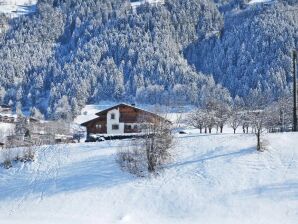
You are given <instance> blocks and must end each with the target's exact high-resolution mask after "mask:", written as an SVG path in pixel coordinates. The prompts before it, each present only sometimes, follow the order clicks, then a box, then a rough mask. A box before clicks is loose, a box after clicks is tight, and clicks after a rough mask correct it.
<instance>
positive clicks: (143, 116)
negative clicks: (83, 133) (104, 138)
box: [82, 104, 164, 135]
mask: <svg viewBox="0 0 298 224" xmlns="http://www.w3.org/2000/svg"><path fill="white" fill-rule="evenodd" d="M96 115H97V116H98V117H97V118H95V119H93V120H90V121H87V122H85V123H83V124H82V126H85V127H86V129H87V134H88V135H90V134H111V135H121V134H132V133H139V132H141V131H140V126H141V125H142V124H144V123H153V122H154V121H156V119H158V120H161V119H162V120H164V118H162V117H160V116H158V115H157V114H154V113H151V112H149V111H145V110H142V109H140V108H137V107H135V106H132V105H128V104H118V105H116V106H114V107H111V108H108V109H106V110H103V111H101V112H99V113H97V114H96Z"/></svg>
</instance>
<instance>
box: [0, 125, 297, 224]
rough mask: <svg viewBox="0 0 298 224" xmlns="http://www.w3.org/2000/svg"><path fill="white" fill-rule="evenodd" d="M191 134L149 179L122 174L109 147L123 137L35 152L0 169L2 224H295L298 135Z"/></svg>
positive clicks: (123, 144) (178, 140)
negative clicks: (261, 141) (259, 148)
mask: <svg viewBox="0 0 298 224" xmlns="http://www.w3.org/2000/svg"><path fill="white" fill-rule="evenodd" d="M266 138H267V139H268V140H269V142H270V146H269V150H268V151H266V152H263V153H259V152H256V150H255V136H254V135H245V134H236V135H234V134H229V133H226V134H213V135H205V134H197V131H196V130H189V134H186V135H179V136H178V135H177V136H176V138H175V148H174V149H173V152H174V154H175V157H174V159H173V161H172V162H171V163H170V164H168V165H167V167H166V169H165V170H164V172H162V173H161V174H160V175H159V176H157V177H155V178H150V179H142V178H141V179H140V178H135V177H133V176H131V175H129V174H127V173H124V172H123V171H121V170H120V168H119V167H118V166H117V164H116V163H115V160H114V157H115V152H116V151H117V150H119V149H121V148H123V147H126V146H127V145H128V144H129V141H128V140H123V141H106V142H100V143H88V144H87V143H84V144H72V145H68V146H60V148H53V149H49V148H48V149H45V148H44V149H43V148H41V149H40V150H39V151H38V154H37V159H36V161H35V162H33V163H27V164H18V165H16V166H14V167H13V168H12V169H9V170H4V169H3V168H0V223H1V224H19V223H20V224H35V223H36V224H37V223H38V224H43V223H49V224H52V223H55V224H60V223H61V224H66V223H70V224H76V223H78V224H81V223H89V224H95V223H96V224H98V223H103V224H109V223H131V224H139V223H142V224H143V223H144V224H146V223H170V224H175V223H191V224H193V223H208V224H210V223H211V224H212V223H216V224H217V223H233V224H234V223H244V224H245V223H249V224H251V223H254V224H259V223H264V224H268V223H270V224H272V223H273V224H274V223H276V224H280V223H283V224H288V223H293V224H294V223H298V147H297V145H298V144H297V143H298V134H294V133H288V134H270V135H266Z"/></svg>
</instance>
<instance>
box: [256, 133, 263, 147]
mask: <svg viewBox="0 0 298 224" xmlns="http://www.w3.org/2000/svg"><path fill="white" fill-rule="evenodd" d="M261 149H262V148H261V133H260V132H259V131H258V132H257V150H258V151H261Z"/></svg>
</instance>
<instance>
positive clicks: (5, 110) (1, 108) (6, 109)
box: [0, 104, 12, 114]
mask: <svg viewBox="0 0 298 224" xmlns="http://www.w3.org/2000/svg"><path fill="white" fill-rule="evenodd" d="M0 113H1V114H11V113H12V108H11V107H10V106H8V105H5V104H2V105H0Z"/></svg>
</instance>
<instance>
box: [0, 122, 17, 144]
mask: <svg viewBox="0 0 298 224" xmlns="http://www.w3.org/2000/svg"><path fill="white" fill-rule="evenodd" d="M14 128H15V125H14V124H9V123H2V122H0V142H4V140H5V137H6V136H8V135H9V134H11V133H13V132H14Z"/></svg>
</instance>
